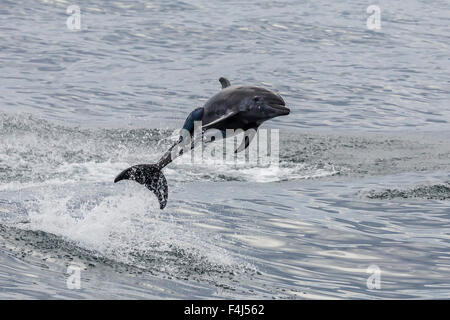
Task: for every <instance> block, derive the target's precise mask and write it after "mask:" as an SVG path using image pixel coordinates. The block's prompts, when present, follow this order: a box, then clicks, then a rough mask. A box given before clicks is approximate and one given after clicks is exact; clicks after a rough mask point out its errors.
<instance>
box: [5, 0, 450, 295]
mask: <svg viewBox="0 0 450 320" xmlns="http://www.w3.org/2000/svg"><path fill="white" fill-rule="evenodd" d="M73 4H76V5H78V6H79V8H80V12H81V25H80V26H81V30H78V31H71V30H69V29H68V27H67V26H66V20H67V18H68V17H69V16H70V15H69V14H68V13H67V12H66V10H67V7H68V6H69V5H73ZM371 4H376V5H378V6H379V7H380V9H381V29H380V30H377V31H372V30H368V29H367V26H366V20H367V17H368V16H369V15H370V14H368V13H367V12H366V9H367V7H368V6H369V5H371ZM449 9H450V7H449V4H448V2H446V1H418V0H416V1H413V0H408V1H402V2H398V3H397V2H395V3H393V2H389V1H378V2H377V3H371V2H370V1H360V0H358V1H356V0H355V1H344V2H328V3H326V2H317V1H299V0H295V1H294V0H292V1H247V2H246V3H245V4H244V3H242V2H240V1H216V0H214V1H211V0H208V1H206V0H205V1H203V0H195V1H170V2H169V1H114V2H110V1H81V0H79V1H76V3H72V2H66V1H63V0H58V1H51V0H46V1H22V2H20V3H18V2H15V1H2V2H1V4H0V62H1V64H0V83H1V86H0V142H1V143H0V298H3V299H72V298H76V299H78V298H81V299H87V298H91V299H102V298H110V299H148V298H149V299H174V298H175V299H186V298H190V299H211V298H213V299H217V298H226V299H252V298H256V299H318V298H319V299H322V298H323V299H328V298H331V299H380V298H385V299H386V298H389V299H390V298H402V299H407V298H427V299H429V298H431V299H435V298H450V280H449V279H450V250H449V249H450V241H449V239H450V208H449V205H450V171H449V169H450V127H449V122H450V107H449V105H450V99H449V97H450V89H449V88H450V86H449V84H450V60H449V54H448V52H449V43H450V41H449V40H450V29H449V22H450V21H449V20H450V10H449ZM221 76H225V77H227V78H228V79H230V81H231V82H232V83H234V84H256V85H260V86H264V87H267V88H270V89H272V90H275V91H277V92H279V93H280V94H281V95H282V96H283V98H284V99H285V101H286V103H287V105H288V107H289V108H290V109H291V114H290V115H289V116H286V117H280V118H277V119H273V120H270V121H268V122H267V123H266V124H264V125H263V128H266V129H279V130H280V159H279V160H280V162H279V165H278V166H270V167H267V166H258V165H255V164H251V165H235V164H230V163H220V164H217V163H216V162H214V161H213V160H212V159H207V160H206V161H204V162H202V163H194V164H192V163H189V162H187V161H183V159H182V158H180V159H177V160H176V161H175V162H174V163H172V164H170V165H169V166H168V167H167V168H165V169H164V174H165V176H166V178H167V180H168V184H169V202H168V205H167V207H166V209H164V210H160V209H159V205H158V202H157V200H156V198H155V197H154V195H153V194H151V193H150V192H149V191H148V190H146V189H145V188H143V187H142V186H141V185H138V184H136V183H133V182H121V183H118V184H114V183H113V180H114V177H115V176H116V175H117V174H118V173H119V172H120V171H121V170H123V169H124V168H126V167H128V166H130V165H133V164H137V163H152V162H155V161H157V160H158V158H159V157H160V156H161V155H162V154H163V153H164V152H165V150H166V149H167V148H168V147H169V146H170V144H171V137H173V129H175V128H177V127H180V126H181V125H182V123H183V121H184V119H185V117H186V116H187V114H188V113H189V112H190V111H191V110H192V109H194V108H196V107H199V106H201V105H203V104H204V102H205V101H206V100H207V99H208V98H209V97H210V96H212V95H213V94H214V93H216V92H218V90H220V84H219V82H218V78H219V77H221ZM185 157H186V156H185ZM74 268H79V269H77V270H79V275H80V288H79V289H78V288H72V287H71V286H70V283H71V282H70V281H71V279H73V278H72V276H73V272H72V271H73V270H74ZM71 270H72V271H71ZM372 270H378V271H379V272H375V273H374V272H373V271H372ZM377 275H379V286H378V285H377V286H375V287H372V286H370V284H373V283H376V282H371V279H374V278H373V276H377ZM68 282H69V285H68ZM368 282H369V285H368Z"/></svg>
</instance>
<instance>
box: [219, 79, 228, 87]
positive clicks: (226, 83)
mask: <svg viewBox="0 0 450 320" xmlns="http://www.w3.org/2000/svg"><path fill="white" fill-rule="evenodd" d="M219 81H220V84H221V85H222V89H225V88H227V87H229V86H231V83H230V81H229V80H228V79H227V78H224V77H221V78H220V79H219Z"/></svg>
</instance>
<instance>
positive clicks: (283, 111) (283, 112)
mask: <svg viewBox="0 0 450 320" xmlns="http://www.w3.org/2000/svg"><path fill="white" fill-rule="evenodd" d="M269 107H270V108H271V109H272V110H273V111H274V112H275V113H277V114H278V115H280V116H287V115H288V114H289V113H291V110H290V109H289V108H286V106H285V105H284V104H271V105H269Z"/></svg>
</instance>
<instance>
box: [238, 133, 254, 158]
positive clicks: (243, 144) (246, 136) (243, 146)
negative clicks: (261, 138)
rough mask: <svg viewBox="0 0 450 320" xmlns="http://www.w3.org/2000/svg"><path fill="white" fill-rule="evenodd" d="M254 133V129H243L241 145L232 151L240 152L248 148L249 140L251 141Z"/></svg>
mask: <svg viewBox="0 0 450 320" xmlns="http://www.w3.org/2000/svg"><path fill="white" fill-rule="evenodd" d="M255 135H256V129H254V128H251V129H248V130H247V131H245V133H244V139H242V142H241V145H240V146H239V147H238V148H237V149H236V150H235V151H234V153H238V152H241V151H243V150H245V149H247V148H248V146H249V145H250V142H252V140H253V138H254V137H255Z"/></svg>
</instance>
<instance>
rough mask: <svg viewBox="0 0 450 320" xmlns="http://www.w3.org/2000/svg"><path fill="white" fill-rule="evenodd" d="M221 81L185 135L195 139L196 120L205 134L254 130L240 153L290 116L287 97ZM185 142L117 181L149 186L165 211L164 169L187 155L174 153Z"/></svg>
mask: <svg viewBox="0 0 450 320" xmlns="http://www.w3.org/2000/svg"><path fill="white" fill-rule="evenodd" d="M219 81H220V83H221V85H222V90H221V91H220V92H219V93H217V94H216V95H214V96H213V97H212V98H210V99H209V100H208V101H207V102H206V103H205V105H204V106H203V107H202V108H197V109H195V110H194V111H192V112H191V113H190V114H189V116H188V117H187V118H186V121H185V122H184V125H183V129H184V132H188V134H190V137H191V138H192V136H193V134H194V122H195V121H201V123H202V127H201V131H202V135H203V134H204V133H205V132H206V131H207V130H209V129H216V130H219V131H220V132H222V135H223V136H225V132H226V130H227V129H233V130H237V129H242V130H244V131H245V132H248V131H251V132H252V133H251V134H246V135H245V136H244V140H243V142H242V144H241V145H240V146H239V147H238V148H237V149H236V150H235V152H240V151H242V150H245V149H246V148H247V147H248V146H249V144H250V142H251V140H252V138H253V137H254V135H255V134H254V133H255V132H256V130H257V129H258V127H259V126H260V125H261V124H262V123H263V122H264V121H266V120H269V119H272V118H275V117H278V116H283V115H288V114H289V113H290V110H289V109H288V108H286V106H285V105H286V104H285V102H284V100H283V98H281V96H280V95H279V94H277V93H275V92H272V91H270V90H268V89H265V88H261V87H255V86H232V85H231V84H230V81H228V80H227V79H226V78H223V77H222V78H220V79H219ZM200 139H202V138H200ZM193 140H194V139H193ZM197 142H198V141H197ZM182 143H186V142H185V141H184V137H183V136H180V138H179V139H178V141H177V142H176V143H175V144H173V145H172V146H171V147H170V148H169V150H168V151H167V152H166V153H165V154H164V155H163V156H162V157H161V159H160V160H159V161H158V162H157V163H156V164H140V165H135V166H132V167H130V168H128V169H125V170H124V171H122V172H121V173H120V174H119V175H118V176H117V177H116V178H115V180H114V182H118V181H121V180H134V181H136V182H138V183H140V184H143V185H145V186H146V187H147V188H148V189H149V190H151V191H152V192H153V193H154V194H155V195H156V196H157V197H158V201H159V204H160V208H161V209H164V207H165V206H166V204H167V197H168V187H167V181H166V178H165V177H164V175H163V173H162V172H161V170H162V169H163V168H164V167H165V166H167V165H168V164H169V163H171V162H172V161H173V160H175V158H176V157H179V156H181V155H182V154H183V150H181V151H179V152H178V151H177V152H173V151H172V150H173V149H174V148H175V147H177V146H179V145H180V144H182ZM195 145H196V141H192V143H191V148H194V147H195Z"/></svg>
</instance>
